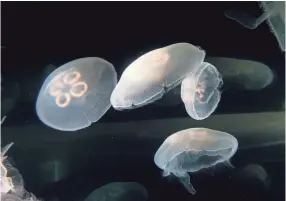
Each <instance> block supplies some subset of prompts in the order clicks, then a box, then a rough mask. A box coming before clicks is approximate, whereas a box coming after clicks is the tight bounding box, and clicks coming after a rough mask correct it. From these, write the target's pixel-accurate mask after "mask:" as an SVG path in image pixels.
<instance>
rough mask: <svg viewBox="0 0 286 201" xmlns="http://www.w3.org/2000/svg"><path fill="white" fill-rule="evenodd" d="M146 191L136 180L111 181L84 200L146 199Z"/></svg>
mask: <svg viewBox="0 0 286 201" xmlns="http://www.w3.org/2000/svg"><path fill="white" fill-rule="evenodd" d="M147 199H148V192H147V190H146V189H145V188H144V186H142V185H141V184H139V183H136V182H113V183H109V184H107V185H105V186H102V187H100V188H98V189H96V190H94V191H93V192H92V193H91V194H89V195H88V197H87V198H86V199H85V201H95V200H106V201H107V200H108V201H135V200H136V201H146V200H147Z"/></svg>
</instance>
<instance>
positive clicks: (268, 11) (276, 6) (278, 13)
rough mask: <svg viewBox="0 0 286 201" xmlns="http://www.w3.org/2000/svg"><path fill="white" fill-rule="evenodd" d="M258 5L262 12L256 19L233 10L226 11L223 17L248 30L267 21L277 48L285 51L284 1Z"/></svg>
mask: <svg viewBox="0 0 286 201" xmlns="http://www.w3.org/2000/svg"><path fill="white" fill-rule="evenodd" d="M260 5H261V7H262V8H263V11H264V12H263V14H262V15H260V16H259V17H258V18H255V17H252V16H250V15H248V14H246V13H243V12H239V11H234V10H230V11H227V12H226V13H225V15H226V17H228V18H230V19H232V20H235V21H237V22H238V23H239V24H241V25H242V26H244V27H246V28H248V29H256V28H257V27H258V26H259V25H260V24H261V23H263V22H265V21H267V22H268V24H269V27H270V29H271V32H273V34H274V35H275V37H276V39H277V40H278V43H279V47H280V48H281V50H283V51H285V1H261V2H260Z"/></svg>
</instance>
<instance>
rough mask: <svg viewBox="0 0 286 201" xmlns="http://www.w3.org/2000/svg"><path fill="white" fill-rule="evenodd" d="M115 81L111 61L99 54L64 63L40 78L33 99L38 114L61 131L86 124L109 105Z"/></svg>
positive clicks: (100, 114)
mask: <svg viewBox="0 0 286 201" xmlns="http://www.w3.org/2000/svg"><path fill="white" fill-rule="evenodd" d="M116 83H117V75H116V72H115V70H114V67H113V65H112V64H111V63H109V62H107V61H105V60H103V59H101V58H97V57H88V58H81V59H77V60H74V61H71V62H69V63H66V64H64V65H62V66H61V67H59V68H58V69H56V70H55V71H53V72H52V73H51V74H50V75H49V76H48V77H47V79H46V80H45V81H44V84H43V86H42V88H41V90H40V93H39V95H38V99H37V103H36V110H37V114H38V117H39V118H40V120H41V121H42V122H43V123H44V124H46V125H48V126H50V127H52V128H54V129H58V130H62V131H75V130H79V129H82V128H85V127H88V126H89V125H90V124H91V123H93V122H96V121H98V120H99V119H100V118H101V117H102V116H103V115H104V114H105V112H106V111H107V110H108V109H109V108H110V106H111V105H110V101H109V99H110V95H111V93H112V90H113V89H114V87H115V85H116Z"/></svg>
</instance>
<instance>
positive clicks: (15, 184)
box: [0, 143, 24, 196]
mask: <svg viewBox="0 0 286 201" xmlns="http://www.w3.org/2000/svg"><path fill="white" fill-rule="evenodd" d="M12 145H13V143H10V144H8V145H6V146H5V147H3V148H2V149H1V164H0V165H1V193H8V192H10V191H12V192H13V193H14V194H15V195H18V196H21V195H22V194H23V193H24V181H23V178H22V176H21V175H20V174H19V172H18V170H17V169H16V168H15V167H13V166H12V165H11V164H10V162H9V161H8V159H7V156H5V154H6V153H7V151H8V150H9V149H10V147H11V146H12Z"/></svg>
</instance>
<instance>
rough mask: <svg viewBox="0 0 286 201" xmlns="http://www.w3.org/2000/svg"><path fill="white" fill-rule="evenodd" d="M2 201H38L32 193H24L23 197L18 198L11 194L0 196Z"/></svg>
mask: <svg viewBox="0 0 286 201" xmlns="http://www.w3.org/2000/svg"><path fill="white" fill-rule="evenodd" d="M1 200H2V201H38V200H39V199H37V198H36V196H35V195H33V194H32V193H28V192H27V193H26V194H25V196H23V197H19V196H17V195H15V194H13V193H7V194H4V193H2V194H1Z"/></svg>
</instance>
